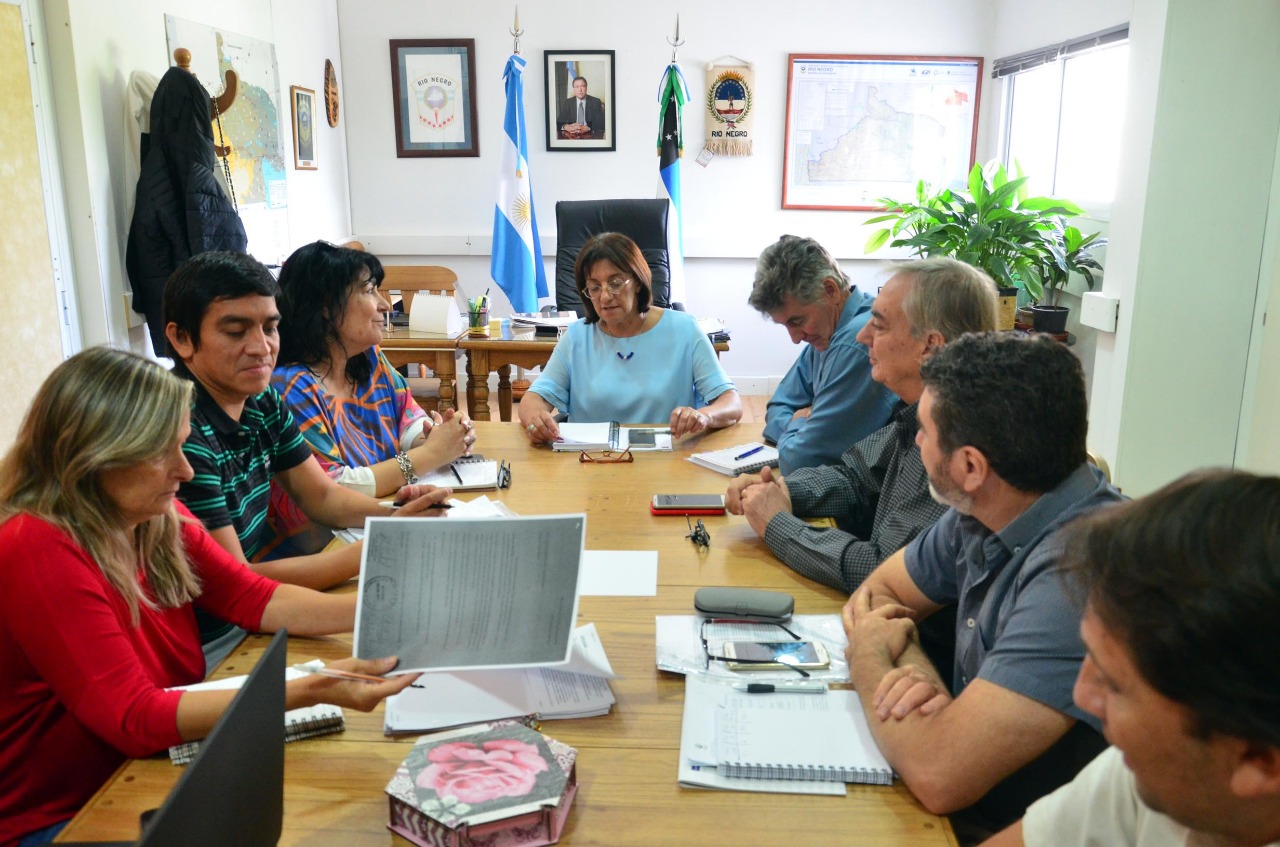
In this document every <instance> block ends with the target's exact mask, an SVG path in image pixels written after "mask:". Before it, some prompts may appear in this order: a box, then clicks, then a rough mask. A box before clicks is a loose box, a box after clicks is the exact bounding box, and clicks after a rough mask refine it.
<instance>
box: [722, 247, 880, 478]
mask: <svg viewBox="0 0 1280 847" xmlns="http://www.w3.org/2000/svg"><path fill="white" fill-rule="evenodd" d="M873 299H874V297H872V295H870V294H863V293H862V292H860V291H858V289H857V287H856V286H852V285H850V284H849V278H848V277H847V276H845V274H844V272H843V271H841V270H840V265H839V264H838V263H837V262H836V260H835V259H834V258H832V257H831V254H830V253H828V252H827V251H826V250H824V249H823V247H822V245H821V244H819V243H818V242H816V241H814V240H813V239H812V238H800V237H798V236H795V235H784V236H782V238H780V239H778V241H777V242H775V243H774V244H772V245H770V246H769V247H767V248H766V249H765V251H764V252H763V253H761V254H760V259H759V260H758V262H757V263H756V277H755V282H754V283H753V284H752V286H751V296H750V297H749V298H748V299H747V302H748V303H750V304H751V306H752V307H753V308H754V309H756V311H758V312H760V313H761V314H764V315H768V316H769V318H771V319H772V320H773V322H774V323H777V324H781V325H782V326H784V327H786V329H787V332H788V333H790V334H791V341H792V343H793V344H799V343H800V342H801V341H805V342H808V345H809V346H808V347H807V348H805V349H804V350H802V351H801V352H800V356H799V357H798V358H797V359H796V361H795V364H793V365H792V366H791V370H790V371H788V372H787V375H786V376H785V377H783V379H782V382H781V383H780V384H779V385H778V390H777V391H776V392H774V395H773V397H772V398H770V400H769V406H768V409H767V411H766V413H765V428H764V436H765V438H767V439H769V440H770V441H772V442H774V443H776V444H777V445H778V464H779V468H780V469H781V471H782V473H783V474H784V475H785V474H789V473H791V472H792V471H794V470H796V469H798V468H809V467H817V466H819V465H835V464H838V463H839V461H840V456H841V454H843V453H844V452H845V451H846V450H848V449H849V448H850V447H852V446H853V445H854V444H856V443H857V442H858V441H861V440H862V439H863V438H864V437H866V436H868V435H870V434H871V433H873V432H875V431H876V430H878V429H879V428H880V427H882V426H884V425H885V424H886V423H887V422H888V421H889V415H890V414H891V413H892V412H893V408H894V405H895V403H896V402H897V398H895V397H894V396H893V394H892V393H891V392H890V391H889V390H888V389H887V388H885V387H884V386H882V385H880V384H879V383H877V382H876V381H875V380H873V379H872V378H871V362H870V361H869V360H868V358H867V348H866V347H865V346H863V345H862V344H860V343H858V341H857V335H858V332H859V331H860V330H861V329H862V327H863V326H865V325H866V323H867V321H869V320H870V319H871V302H872V300H873Z"/></svg>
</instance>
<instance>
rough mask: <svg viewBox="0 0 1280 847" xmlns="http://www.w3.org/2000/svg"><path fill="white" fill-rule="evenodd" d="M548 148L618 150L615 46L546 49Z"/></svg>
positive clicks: (544, 62)
mask: <svg viewBox="0 0 1280 847" xmlns="http://www.w3.org/2000/svg"><path fill="white" fill-rule="evenodd" d="M542 56H543V64H544V70H545V71H546V80H547V110H546V117H547V149H548V150H614V149H616V142H615V141H614V134H613V128H614V126H615V124H616V120H615V118H616V115H617V110H616V108H615V107H616V103H615V102H614V96H613V51H612V50H544V51H542Z"/></svg>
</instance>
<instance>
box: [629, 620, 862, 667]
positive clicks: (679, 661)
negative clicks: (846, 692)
mask: <svg viewBox="0 0 1280 847" xmlns="http://www.w3.org/2000/svg"><path fill="white" fill-rule="evenodd" d="M702 620H703V619H702V617H701V616H699V615H658V616H657V618H656V620H655V625H654V629H655V633H656V637H655V639H654V640H655V650H656V654H657V663H658V669H659V670H664V671H673V672H674V673H683V674H706V675H708V676H713V677H720V678H723V679H730V680H734V681H737V682H773V681H775V680H795V679H797V678H798V677H799V674H797V673H796V672H795V671H791V670H758V671H757V670H753V671H734V670H730V669H729V668H728V666H727V665H725V663H724V662H708V661H707V652H706V650H704V649H703V647H702V640H701V627H702ZM786 627H787V629H789V630H791V631H792V632H794V633H795V634H796V635H798V636H800V638H801V640H803V641H821V642H822V643H823V645H824V646H825V647H826V648H827V654H828V655H829V656H830V658H831V667H830V668H827V669H826V670H811V671H809V678H810V679H813V680H818V681H821V682H848V681H849V664H848V662H846V661H845V658H844V649H845V647H847V646H849V640H848V639H847V638H846V637H845V634H844V625H843V624H841V623H840V616H839V615H796V616H794V617H793V618H791V620H789V621H787V622H786ZM709 630H710V631H709V632H708V633H707V637H708V643H709V644H710V646H711V649H712V650H714V651H716V655H722V654H721V653H720V652H719V642H720V641H788V640H790V637H789V636H788V635H787V634H786V633H785V632H782V631H781V630H779V629H778V628H777V627H776V626H772V625H770V624H756V625H753V626H744V625H741V624H713V625H712V626H711V627H710V628H709Z"/></svg>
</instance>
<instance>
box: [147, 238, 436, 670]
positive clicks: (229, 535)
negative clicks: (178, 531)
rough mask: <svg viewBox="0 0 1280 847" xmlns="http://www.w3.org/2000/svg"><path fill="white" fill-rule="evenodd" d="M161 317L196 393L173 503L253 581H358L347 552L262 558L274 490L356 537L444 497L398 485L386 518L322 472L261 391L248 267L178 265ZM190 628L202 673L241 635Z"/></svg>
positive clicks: (268, 318) (265, 281)
mask: <svg viewBox="0 0 1280 847" xmlns="http://www.w3.org/2000/svg"><path fill="white" fill-rule="evenodd" d="M164 315H165V336H166V338H167V340H168V342H169V355H170V356H172V357H173V359H174V371H175V373H178V374H180V375H182V376H185V377H187V378H188V379H190V380H191V381H192V382H194V383H195V392H194V398H193V401H192V407H191V435H190V437H188V439H187V442H186V444H185V445H183V452H184V453H185V454H186V457H187V461H188V462H190V463H191V467H192V470H193V471H194V472H195V475H194V476H193V477H192V478H191V480H190V481H188V482H185V483H183V484H182V485H181V487H180V488H179V489H178V497H179V498H180V499H181V500H182V502H183V503H185V504H186V506H187V508H189V509H190V510H191V511H192V513H194V514H195V515H196V516H197V517H198V518H200V520H201V521H203V522H204V525H205V528H206V529H208V530H209V534H210V535H212V536H213V538H214V540H215V541H217V542H218V543H219V544H220V545H221V546H222V547H223V548H225V549H226V550H227V551H228V552H229V553H231V554H232V555H233V556H235V557H236V558H237V559H239V560H240V561H242V562H245V563H246V564H249V566H250V567H252V568H253V569H254V570H255V571H257V572H258V573H260V574H262V575H264V576H267V577H270V578H272V579H275V580H279V581H280V582H288V583H292V584H295V585H303V586H306V587H308V588H316V589H323V588H328V587H330V586H333V585H336V584H338V583H340V582H343V581H345V580H348V579H351V578H352V577H354V576H356V575H357V574H358V573H359V572H360V545H358V544H352V545H348V546H347V547H345V548H343V549H341V550H337V551H332V552H321V553H315V554H311V555H300V556H287V557H282V556H280V555H279V554H277V556H276V557H274V558H273V557H272V555H271V553H272V550H271V548H272V546H273V545H274V544H275V543H276V542H277V538H276V532H275V529H274V528H273V527H272V525H271V522H270V520H269V519H268V513H267V506H268V502H269V499H270V491H271V482H272V480H273V479H275V480H277V481H278V482H279V483H280V484H281V486H282V487H283V488H284V489H285V491H286V492H287V493H288V494H289V496H290V497H291V498H292V499H293V501H294V502H295V503H297V504H298V506H299V508H300V509H301V510H302V511H303V513H304V514H306V516H307V517H308V518H310V519H311V520H312V521H314V522H315V523H317V524H321V525H323V526H330V527H360V526H364V520H365V518H366V517H370V516H372V517H386V516H389V515H393V514H395V515H422V514H430V513H431V511H430V510H431V509H432V507H433V506H434V505H435V504H437V503H439V502H441V501H443V500H445V499H446V498H448V496H449V495H450V494H451V492H450V490H449V489H437V488H433V487H431V486H426V485H406V486H405V487H403V488H401V489H400V491H399V492H397V494H396V500H397V501H402V502H404V506H403V507H402V508H400V509H398V510H393V509H391V508H389V507H388V506H385V505H382V504H381V503H379V502H378V501H377V500H375V499H374V498H372V497H368V496H365V495H363V494H359V493H357V492H355V491H352V490H350V489H346V488H343V487H342V486H340V485H338V484H337V483H336V482H334V480H333V479H332V478H331V477H330V476H329V475H328V474H326V473H325V472H324V470H323V469H322V468H321V467H320V464H319V463H318V462H317V461H316V459H315V457H314V456H312V455H311V451H310V450H309V449H308V448H307V445H306V444H305V442H304V441H303V439H302V434H301V432H300V431H299V430H298V426H297V424H296V423H294V420H293V415H292V414H291V413H290V411H289V408H288V407H287V406H286V405H285V403H284V400H283V399H282V398H281V397H280V395H279V394H277V393H276V391H275V389H273V388H272V387H271V384H270V383H271V372H272V369H273V368H275V364H276V354H277V353H278V352H279V350H280V339H279V326H278V325H279V322H280V312H279V310H277V308H276V282H275V279H274V278H273V277H272V276H271V273H270V272H269V271H268V270H267V269H266V268H265V267H263V266H262V264H261V263H259V262H258V261H257V260H255V259H253V258H252V257H251V256H246V255H244V254H240V253H230V252H209V253H202V254H200V255H197V256H193V257H192V258H190V259H188V260H187V261H185V262H183V263H182V265H180V266H179V267H178V269H177V270H175V271H174V272H173V275H172V276H170V277H169V280H168V283H167V284H166V285H165V293H164ZM436 513H437V514H438V510H437V512H436ZM250 563H252V564H250ZM200 624H201V627H200V632H201V640H202V641H204V643H205V657H206V661H207V662H208V664H209V667H210V668H212V667H213V665H214V664H216V663H217V661H219V660H220V659H221V658H222V657H223V656H225V655H226V653H228V652H230V650H231V649H232V648H233V647H234V646H235V645H236V644H237V643H238V642H239V640H240V637H242V636H243V634H244V633H243V631H240V630H238V629H237V628H235V627H232V626H230V625H229V624H226V623H223V622H222V621H217V620H214V619H212V618H208V617H201V620H200Z"/></svg>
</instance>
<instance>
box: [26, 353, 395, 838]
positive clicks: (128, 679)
mask: <svg viewBox="0 0 1280 847" xmlns="http://www.w3.org/2000/svg"><path fill="white" fill-rule="evenodd" d="M190 398H191V387H190V383H189V382H187V381H186V380H182V379H178V378H176V377H174V376H173V375H171V374H170V373H169V372H168V371H166V370H164V369H163V368H161V367H160V366H159V365H156V364H154V363H152V362H149V361H147V360H146V359H143V358H141V357H139V356H136V355H133V354H132V353H126V352H123V351H120V350H111V349H108V348H94V349H91V350H87V351H85V352H83V353H80V354H78V355H76V356H73V357H72V358H70V359H68V360H67V361H66V362H64V363H62V364H61V365H60V366H59V367H58V368H57V369H55V370H54V372H53V373H52V374H51V375H50V376H49V378H48V379H47V380H46V381H45V383H44V385H43V386H42V387H41V389H40V392H39V393H38V394H37V395H36V398H35V401H34V402H33V403H32V406H31V409H30V411H28V413H27V416H26V419H25V420H24V421H23V423H22V428H21V429H20V431H19V433H18V437H17V440H16V442H15V444H14V446H13V448H12V449H11V450H10V452H9V454H8V455H7V456H6V457H5V458H4V461H3V464H0V845H10V844H22V845H24V847H25V845H27V844H40V843H44V842H46V841H48V840H50V839H52V838H53V836H54V835H56V833H57V832H58V830H60V829H61V827H62V825H63V824H65V822H66V821H67V820H68V819H69V818H70V817H71V816H72V815H74V814H75V812H76V810H77V809H78V808H79V807H80V806H81V805H82V804H83V803H84V802H85V801H86V800H87V799H88V798H89V797H90V796H91V795H92V794H93V792H94V791H95V790H97V788H98V787H99V786H100V785H101V784H102V783H103V782H104V781H105V780H106V779H107V777H109V776H110V775H111V773H112V772H113V771H114V770H115V768H116V767H118V766H119V765H120V763H121V762H122V761H123V760H124V759H125V758H126V757H131V756H132V757H138V756H149V755H152V754H154V753H157V752H160V751H163V750H164V749H165V748H166V747H169V746H171V745H174V744H177V743H179V742H181V741H187V740H191V739H196V738H202V737H204V735H206V734H207V733H208V732H209V730H210V729H212V728H213V725H214V724H215V723H216V722H217V720H218V717H219V716H220V715H221V714H222V712H223V710H224V709H225V708H226V707H227V705H228V704H229V703H230V701H231V698H232V696H234V692H229V691H208V692H181V691H171V690H167V689H169V688H171V687H173V686H177V685H185V684H189V683H193V682H198V681H199V680H200V679H201V678H202V676H203V674H204V656H203V653H202V652H201V649H200V637H199V635H198V633H197V630H196V622H195V616H194V612H193V608H192V607H193V604H199V605H200V606H201V607H203V608H207V609H208V610H209V611H210V612H213V613H214V614H215V615H217V616H218V617H220V618H223V619H224V620H229V621H232V622H234V623H237V624H239V625H240V626H243V627H245V628H246V629H250V630H262V631H273V630H275V629H278V628H280V627H287V628H288V629H289V631H290V632H291V633H294V634H298V635H321V634H328V633H334V632H344V631H349V630H350V629H351V628H352V626H353V624H354V620H355V602H356V596H355V595H354V594H347V595H343V596H331V595H326V594H321V593H318V592H315V591H310V590H308V589H305V588H301V587H298V586H294V585H279V584H277V583H275V582H272V581H270V580H267V579H264V578H262V577H260V576H258V575H256V574H255V573H253V571H251V570H249V569H248V568H246V567H245V566H244V565H242V564H240V563H239V562H237V561H236V560H235V559H233V558H232V557H231V556H230V555H228V554H227V553H226V552H225V551H224V550H223V549H222V548H221V547H220V546H218V545H217V544H216V543H214V541H213V540H212V539H211V538H210V537H209V535H208V533H206V532H205V531H204V529H203V527H202V526H201V524H200V522H199V521H197V520H195V519H193V518H192V517H191V516H190V514H189V513H188V512H187V511H186V510H185V509H184V508H183V507H182V506H180V505H176V504H175V501H174V493H175V492H176V491H177V489H178V484H179V483H181V482H183V481H184V480H187V479H190V478H191V467H190V465H188V464H187V461H186V459H185V458H184V456H183V453H182V443H183V441H185V440H186V436H187V432H188V430H189V423H188V409H189V407H190ZM337 666H338V667H345V668H346V669H348V670H357V671H362V672H364V673H373V674H382V673H386V672H387V671H389V670H391V669H392V668H393V667H394V666H395V659H394V658H392V659H382V660H377V661H364V662H361V661H357V660H355V659H348V660H345V661H344V662H339V663H337ZM414 678H415V675H412V674H409V675H405V676H401V677H395V678H392V679H389V680H388V681H387V682H385V683H379V684H364V683H350V682H343V681H340V680H335V679H332V678H329V677H322V676H309V677H306V678H304V679H299V680H295V681H292V682H289V683H288V684H287V693H286V707H287V708H290V709H294V708H299V707H303V706H310V705H314V704H316V703H333V704H336V705H340V706H347V707H350V708H354V709H359V710H364V711H368V710H369V709H372V708H373V707H374V706H375V705H376V704H377V703H378V702H380V701H381V700H382V699H383V698H384V697H386V696H388V695H390V694H394V693H395V692H397V691H399V690H400V689H402V688H404V687H405V686H406V685H408V684H409V683H411V682H412V681H413V679H414Z"/></svg>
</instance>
